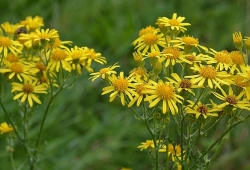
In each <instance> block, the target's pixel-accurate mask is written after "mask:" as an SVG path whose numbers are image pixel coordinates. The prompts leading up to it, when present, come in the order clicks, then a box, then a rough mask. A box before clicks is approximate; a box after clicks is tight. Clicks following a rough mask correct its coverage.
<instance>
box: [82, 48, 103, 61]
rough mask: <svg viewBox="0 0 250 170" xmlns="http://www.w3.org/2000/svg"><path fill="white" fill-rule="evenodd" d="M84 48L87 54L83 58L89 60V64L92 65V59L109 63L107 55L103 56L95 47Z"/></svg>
mask: <svg viewBox="0 0 250 170" xmlns="http://www.w3.org/2000/svg"><path fill="white" fill-rule="evenodd" d="M83 50H84V52H85V56H84V57H82V58H81V60H87V61H86V64H87V66H91V63H92V61H95V62H97V63H99V64H105V63H107V61H106V59H105V57H103V56H102V54H101V53H97V52H95V50H94V49H91V48H88V47H83Z"/></svg>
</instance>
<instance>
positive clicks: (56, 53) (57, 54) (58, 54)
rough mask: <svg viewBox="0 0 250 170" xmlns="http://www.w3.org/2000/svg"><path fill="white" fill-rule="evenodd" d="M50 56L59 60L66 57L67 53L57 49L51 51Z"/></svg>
mask: <svg viewBox="0 0 250 170" xmlns="http://www.w3.org/2000/svg"><path fill="white" fill-rule="evenodd" d="M51 57H52V58H53V59H54V60H56V61H60V60H64V59H65V58H66V57H67V54H66V52H65V51H64V50H61V49H58V50H55V51H54V52H53V54H52V56H51Z"/></svg>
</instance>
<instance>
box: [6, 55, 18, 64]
mask: <svg viewBox="0 0 250 170" xmlns="http://www.w3.org/2000/svg"><path fill="white" fill-rule="evenodd" d="M6 60H7V61H9V62H10V63H13V62H18V60H19V58H18V57H17V56H16V55H15V54H13V53H9V54H8V55H7V57H6Z"/></svg>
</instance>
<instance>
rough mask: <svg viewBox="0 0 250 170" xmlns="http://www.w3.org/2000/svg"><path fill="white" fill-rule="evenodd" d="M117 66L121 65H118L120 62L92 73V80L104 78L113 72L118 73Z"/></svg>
mask: <svg viewBox="0 0 250 170" xmlns="http://www.w3.org/2000/svg"><path fill="white" fill-rule="evenodd" d="M117 67H120V66H119V65H118V63H115V64H114V65H112V66H109V67H104V68H102V69H101V70H99V72H96V73H90V75H91V76H92V77H91V79H92V81H94V80H95V79H97V78H98V77H101V78H102V79H107V78H109V76H110V75H111V74H116V71H115V70H114V69H115V68H117Z"/></svg>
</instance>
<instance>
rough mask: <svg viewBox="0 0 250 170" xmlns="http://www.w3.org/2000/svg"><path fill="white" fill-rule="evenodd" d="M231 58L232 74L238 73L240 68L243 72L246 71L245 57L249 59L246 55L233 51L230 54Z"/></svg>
mask: <svg viewBox="0 0 250 170" xmlns="http://www.w3.org/2000/svg"><path fill="white" fill-rule="evenodd" d="M230 57H231V60H232V63H233V64H232V67H231V70H230V71H231V72H232V73H233V72H234V71H235V70H237V71H238V69H239V68H240V69H241V71H244V69H245V57H247V56H246V55H245V54H243V56H242V53H241V52H240V51H231V52H230Z"/></svg>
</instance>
